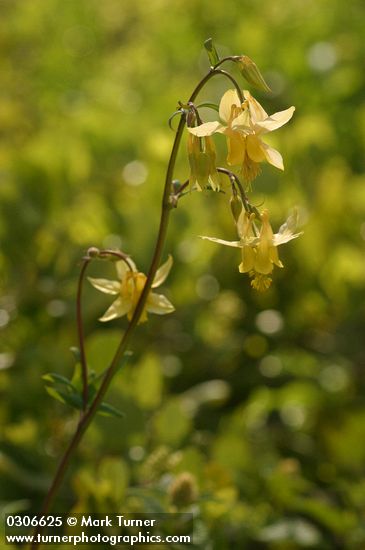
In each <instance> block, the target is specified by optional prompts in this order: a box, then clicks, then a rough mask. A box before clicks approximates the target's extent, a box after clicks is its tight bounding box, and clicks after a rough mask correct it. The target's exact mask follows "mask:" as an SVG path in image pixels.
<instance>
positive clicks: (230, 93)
mask: <svg viewBox="0 0 365 550" xmlns="http://www.w3.org/2000/svg"><path fill="white" fill-rule="evenodd" d="M243 95H244V98H245V101H244V102H243V103H242V104H241V102H240V99H239V97H238V94H237V91H236V90H227V92H226V93H225V94H224V95H223V97H222V99H221V102H220V105H219V117H220V119H221V121H222V122H219V121H214V122H205V123H204V124H201V125H200V126H196V127H195V128H188V130H189V132H190V133H191V134H193V135H194V136H197V137H206V136H211V135H212V134H214V133H220V134H224V135H225V136H226V138H227V147H228V156H227V163H228V164H230V165H238V164H241V171H242V175H243V177H244V179H245V180H246V181H247V182H251V181H252V180H254V179H255V178H256V176H257V175H258V174H259V172H260V166H259V163H260V162H262V161H264V160H266V161H267V162H269V163H270V164H272V165H273V166H275V167H276V168H279V169H280V170H284V164H283V159H282V156H281V155H280V153H279V152H278V151H276V149H273V147H270V145H267V143H264V142H263V141H262V139H261V136H263V135H264V134H267V133H268V132H272V131H273V130H276V129H277V128H280V127H281V126H283V125H284V124H286V123H287V122H288V121H289V120H290V119H291V117H292V116H293V113H294V110H295V107H289V109H286V110H285V111H280V112H278V113H275V114H273V115H270V116H269V115H268V114H267V113H266V111H265V110H264V109H263V107H262V106H261V105H260V103H259V102H258V101H256V99H255V98H254V97H253V96H252V95H251V94H250V92H249V91H247V90H244V92H243Z"/></svg>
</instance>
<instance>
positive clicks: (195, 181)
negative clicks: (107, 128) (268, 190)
mask: <svg viewBox="0 0 365 550" xmlns="http://www.w3.org/2000/svg"><path fill="white" fill-rule="evenodd" d="M235 61H237V62H238V64H239V66H240V68H241V71H242V74H243V75H244V76H245V78H246V80H247V81H248V82H249V83H251V84H253V85H256V86H258V87H260V88H261V89H263V90H265V91H269V88H268V86H267V84H266V83H265V81H264V79H263V77H262V75H261V73H260V71H259V69H258V68H257V66H256V65H255V63H254V62H253V61H252V60H251V59H249V58H248V57H247V56H240V57H239V58H235ZM238 92H239V90H238V91H237V89H235V90H227V91H226V92H225V94H224V95H223V97H222V99H221V101H220V104H219V109H218V110H219V120H215V121H213V122H205V123H204V122H202V121H201V118H200V116H199V115H198V114H195V113H196V111H197V109H196V108H195V107H194V110H193V112H192V113H189V114H190V116H189V117H188V132H189V134H188V153H189V162H190V168H191V174H190V180H189V181H190V184H191V187H193V188H195V189H196V190H198V191H202V190H203V189H204V188H211V189H213V190H219V188H220V186H219V179H218V176H219V175H220V174H219V172H221V173H223V174H226V175H227V176H228V177H229V178H230V181H231V185H232V193H233V195H232V198H231V209H232V213H233V218H234V222H235V225H236V228H237V232H238V236H239V241H226V240H223V239H218V238H214V237H202V238H203V239H207V240H210V241H213V242H217V243H220V244H223V245H226V246H232V247H237V248H241V251H242V261H241V263H240V265H239V271H240V272H241V273H248V275H249V276H250V277H251V286H252V287H253V288H254V289H256V290H258V291H264V290H267V289H268V288H269V287H270V285H271V282H272V279H271V274H272V272H273V269H274V266H277V267H283V264H282V262H281V261H280V259H279V255H278V250H277V247H278V246H279V245H281V244H284V243H286V242H288V241H290V240H292V239H294V238H296V237H298V236H299V235H300V233H295V216H291V217H290V218H289V219H288V220H287V222H286V223H285V224H284V225H282V226H281V228H280V229H279V231H278V233H275V234H274V232H273V230H272V228H271V225H270V221H269V213H268V211H267V210H263V212H261V214H260V213H259V212H258V211H257V209H256V208H255V207H253V206H252V205H251V204H250V202H249V200H248V197H247V194H246V193H247V191H248V190H249V189H250V188H251V183H252V181H253V180H254V179H255V178H256V177H257V176H258V175H259V174H260V171H261V168H260V164H261V163H262V162H268V163H269V164H271V165H272V166H274V167H276V168H278V169H279V170H284V162H283V158H282V156H281V154H280V153H279V151H277V150H276V149H274V148H273V147H271V146H270V145H268V144H267V143H266V142H265V141H264V138H265V135H266V134H268V133H269V132H273V131H274V130H277V129H278V128H281V126H283V125H284V124H286V123H287V122H289V120H290V119H291V118H292V116H293V113H294V110H295V107H289V108H288V109H285V110H284V111H279V112H277V113H274V114H272V115H268V113H267V112H266V111H265V109H264V108H263V107H262V105H261V104H260V103H259V102H258V101H257V100H256V99H255V98H254V97H253V96H252V95H251V93H250V92H249V91H248V90H244V91H243V92H242V93H241V97H240V94H239V93H238ZM213 134H223V135H224V136H225V137H226V142H227V151H228V152H227V158H226V161H227V164H228V166H233V167H234V166H237V167H239V176H238V175H236V174H234V173H233V172H231V171H230V170H227V169H223V168H216V166H215V158H216V153H215V149H214V144H213V141H212V136H213ZM240 177H241V178H242V180H243V181H244V182H245V184H246V191H245V190H244V186H243V185H242V184H241V183H240Z"/></svg>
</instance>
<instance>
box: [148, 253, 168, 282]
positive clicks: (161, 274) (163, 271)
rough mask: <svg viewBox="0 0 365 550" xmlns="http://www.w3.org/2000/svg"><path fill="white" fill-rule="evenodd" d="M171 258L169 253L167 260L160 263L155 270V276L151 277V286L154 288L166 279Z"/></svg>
mask: <svg viewBox="0 0 365 550" xmlns="http://www.w3.org/2000/svg"><path fill="white" fill-rule="evenodd" d="M172 264H173V259H172V256H171V255H169V257H168V259H167V261H166V262H165V263H164V264H162V266H161V267H160V268H159V269H158V270H157V272H156V275H155V278H154V279H153V283H152V288H156V287H158V286H160V285H162V283H163V282H164V281H165V280H166V279H167V276H168V274H169V273H170V270H171V268H172Z"/></svg>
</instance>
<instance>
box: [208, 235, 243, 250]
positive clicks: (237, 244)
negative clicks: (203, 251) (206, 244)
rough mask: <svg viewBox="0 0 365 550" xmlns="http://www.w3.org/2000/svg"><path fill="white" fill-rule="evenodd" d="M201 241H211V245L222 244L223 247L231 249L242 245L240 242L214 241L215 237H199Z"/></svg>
mask: <svg viewBox="0 0 365 550" xmlns="http://www.w3.org/2000/svg"><path fill="white" fill-rule="evenodd" d="M199 237H200V238H201V239H204V240H206V241H212V242H213V243H218V244H224V245H225V246H232V247H233V248H241V247H242V244H241V242H240V241H224V240H223V239H216V238H215V237H204V236H203V235H199Z"/></svg>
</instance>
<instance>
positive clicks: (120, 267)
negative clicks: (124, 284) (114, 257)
mask: <svg viewBox="0 0 365 550" xmlns="http://www.w3.org/2000/svg"><path fill="white" fill-rule="evenodd" d="M128 264H130V266H131V268H132V270H133V271H135V272H136V271H137V267H136V264H135V263H134V261H133V260H131V259H130V258H128ZM115 269H116V270H117V273H118V279H119V280H120V281H122V280H123V279H124V277H125V275H126V273H127V271H130V269H129V267H128V265H127V262H125V261H124V260H120V261H119V262H116V263H115Z"/></svg>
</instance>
